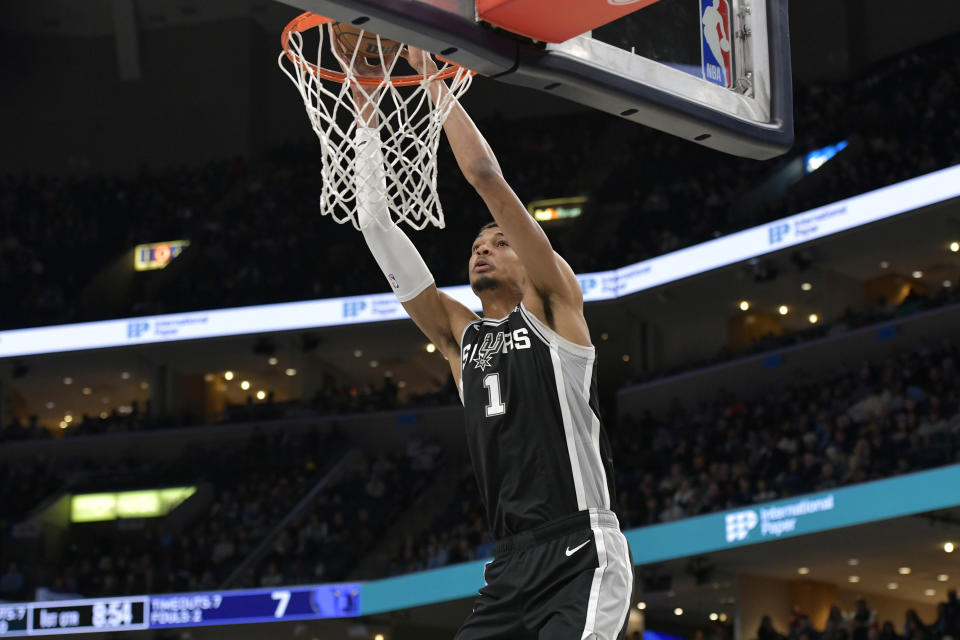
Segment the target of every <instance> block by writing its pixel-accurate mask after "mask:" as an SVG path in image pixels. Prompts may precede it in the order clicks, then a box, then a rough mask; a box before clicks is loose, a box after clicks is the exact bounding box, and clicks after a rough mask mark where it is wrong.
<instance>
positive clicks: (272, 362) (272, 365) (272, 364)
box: [267, 356, 280, 367]
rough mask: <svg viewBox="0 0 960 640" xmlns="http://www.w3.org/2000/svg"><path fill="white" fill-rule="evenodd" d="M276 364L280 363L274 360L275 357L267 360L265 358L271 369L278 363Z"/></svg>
mask: <svg viewBox="0 0 960 640" xmlns="http://www.w3.org/2000/svg"><path fill="white" fill-rule="evenodd" d="M278 362H280V361H279V360H277V358H276V357H275V356H270V357H269V358H267V364H268V365H270V366H271V367H275V366H277V363H278Z"/></svg>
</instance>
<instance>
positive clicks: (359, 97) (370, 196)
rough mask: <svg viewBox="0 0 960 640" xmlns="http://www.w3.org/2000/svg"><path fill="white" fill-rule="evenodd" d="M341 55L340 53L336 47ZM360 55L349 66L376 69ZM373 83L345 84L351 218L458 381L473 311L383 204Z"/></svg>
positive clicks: (360, 70) (384, 189) (359, 70)
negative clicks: (353, 108)
mask: <svg viewBox="0 0 960 640" xmlns="http://www.w3.org/2000/svg"><path fill="white" fill-rule="evenodd" d="M340 53H341V55H344V58H345V60H350V57H349V56H347V55H346V52H344V51H342V50H341V51H340ZM361 60H362V58H360V59H357V60H354V61H353V65H354V71H355V72H357V73H358V75H359V74H364V75H371V74H376V68H375V67H372V66H370V65H367V64H366V62H365V61H361ZM378 90H379V89H378V88H377V87H369V86H362V85H359V84H354V85H353V86H352V87H351V91H352V95H353V99H354V101H355V102H356V104H357V106H358V109H357V112H358V119H357V127H356V132H355V135H356V138H357V149H358V151H357V156H356V158H355V160H354V162H355V166H354V179H355V181H356V184H355V191H356V194H357V220H358V223H359V226H360V229H361V232H362V233H363V238H364V240H365V241H366V243H367V247H368V248H369V249H370V252H371V253H372V254H373V257H374V259H376V261H377V265H379V267H380V269H381V270H382V271H383V275H384V276H385V277H386V278H387V282H389V283H390V287H391V289H392V290H393V292H394V294H396V296H397V299H399V300H400V302H401V303H402V304H403V308H404V309H405V310H406V311H407V313H408V314H410V317H411V318H412V319H413V321H414V322H415V323H416V324H417V326H418V327H420V330H421V331H423V333H424V334H425V335H426V336H427V337H428V338H429V339H430V340H431V341H432V342H433V343H434V344H436V345H437V348H438V349H440V352H441V353H443V355H444V356H446V357H447V360H448V361H449V362H450V369H451V371H452V372H453V375H454V379H455V380H456V381H457V383H458V384H459V381H460V334H461V333H462V332H463V329H464V327H466V325H467V323H469V322H470V321H471V320H474V319H476V317H477V316H476V314H475V313H473V312H472V311H470V310H469V309H467V308H466V307H465V306H464V305H462V304H460V303H459V302H457V301H456V300H454V299H453V298H451V297H450V296H448V295H446V294H445V293H443V292H441V291H440V290H439V289H437V286H436V284H435V283H434V278H433V275H432V274H431V273H430V270H429V269H428V268H427V265H426V264H425V263H424V261H423V258H422V257H421V256H420V253H419V252H418V251H417V248H416V247H415V246H414V245H413V243H412V242H411V241H410V239H409V238H408V237H407V236H406V234H404V233H403V231H401V230H400V229H399V227H397V225H396V224H395V223H394V222H393V220H391V218H390V213H389V210H388V207H387V201H386V198H387V186H386V172H385V170H384V164H383V163H384V158H383V151H382V149H381V143H380V133H379V130H378V128H377V120H376V118H377V116H376V109H375V108H374V105H375V104H376V99H375V92H376V91H378Z"/></svg>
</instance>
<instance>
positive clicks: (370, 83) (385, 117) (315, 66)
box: [278, 12, 473, 229]
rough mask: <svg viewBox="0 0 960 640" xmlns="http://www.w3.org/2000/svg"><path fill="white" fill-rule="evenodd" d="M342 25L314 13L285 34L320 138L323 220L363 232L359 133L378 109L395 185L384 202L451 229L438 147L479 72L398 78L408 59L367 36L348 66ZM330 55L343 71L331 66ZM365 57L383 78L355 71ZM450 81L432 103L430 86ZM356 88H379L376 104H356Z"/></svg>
mask: <svg viewBox="0 0 960 640" xmlns="http://www.w3.org/2000/svg"><path fill="white" fill-rule="evenodd" d="M334 22H335V21H334V20H332V19H331V18H326V17H323V16H320V15H317V14H314V13H309V12H308V13H304V14H301V15H299V16H297V17H296V18H294V19H293V20H292V21H291V22H290V24H288V25H287V27H286V28H285V29H284V30H283V34H282V35H281V37H280V42H281V45H282V46H283V51H282V52H281V53H280V57H279V59H278V63H279V65H280V69H281V70H282V71H283V72H284V73H285V74H286V75H287V77H288V78H290V80H291V82H293V84H294V85H296V87H297V89H298V90H299V91H300V96H301V97H302V98H303V106H304V108H305V109H306V111H307V117H308V118H309V119H310V124H311V126H312V127H313V130H314V132H316V134H317V137H318V138H319V139H320V146H321V154H320V158H321V164H322V166H321V195H320V211H321V213H322V214H324V215H330V217H332V218H333V219H334V220H336V221H337V222H338V223H341V224H342V223H345V222H350V223H351V224H353V226H354V227H355V228H357V229H360V223H359V221H358V218H357V206H356V184H355V175H354V171H353V164H354V159H355V158H356V157H357V151H358V148H357V144H356V136H355V135H354V134H355V132H356V129H357V122H358V119H359V118H360V111H361V108H362V109H363V110H364V114H365V115H368V113H369V110H370V109H371V108H372V109H373V111H374V112H375V114H376V120H377V122H376V124H375V125H374V126H375V127H376V129H377V132H378V133H379V135H380V140H381V145H382V148H383V158H384V167H383V169H384V172H385V173H386V178H387V180H386V188H387V193H385V194H384V198H385V200H386V202H387V205H388V209H389V212H390V216H391V219H393V220H394V221H395V222H397V223H399V222H406V223H407V224H408V225H410V226H411V227H413V228H414V229H423V228H424V227H425V226H427V224H433V225H435V226H437V227H440V228H443V226H444V220H443V208H442V207H441V205H440V199H439V197H438V195H437V148H438V145H439V142H440V133H441V131H442V130H443V123H444V121H445V120H446V119H447V116H448V115H449V114H450V110H451V109H452V108H453V106H454V105H455V104H456V100H457V98H459V97H460V96H461V95H463V94H464V92H466V90H467V89H468V88H469V87H470V83H471V82H472V80H473V72H471V71H469V70H468V69H465V68H463V67H461V66H459V65H456V64H454V63H452V62H450V61H448V60H443V59H442V58H441V59H440V61H439V62H440V64H439V65H438V66H439V68H438V71H437V73H435V74H433V75H430V76H426V75H417V74H408V75H402V74H394V70H395V69H396V65H397V62H398V61H399V60H400V56H399V55H392V56H385V55H383V52H384V49H383V46H382V45H383V43H385V42H387V41H386V40H385V39H381V37H380V36H378V35H376V34H372V33H366V32H364V31H362V30H360V31H359V37H357V39H356V45H355V47H354V50H353V51H352V54H351V58H350V59H349V60H346V59H343V58H342V57H341V54H340V52H338V50H337V47H335V46H332V42H330V40H331V38H330V37H329V36H330V33H329V32H328V26H327V25H332V24H333V23H334ZM314 28H316V29H317V31H318V33H319V42H318V44H317V54H316V58H315V60H316V63H313V62H311V61H309V60H307V59H306V57H305V56H304V54H303V48H304V43H303V34H304V33H306V32H308V31H309V30H310V29H314ZM325 42H327V43H328V44H327V46H326V47H324V43H325ZM361 42H366V43H367V44H366V46H367V47H373V50H374V52H375V53H376V54H377V55H374V56H369V49H368V52H367V53H366V54H360V49H361V44H360V43H361ZM401 46H403V45H401ZM325 51H326V52H327V54H328V56H329V55H332V56H333V57H334V58H335V60H336V62H337V64H339V66H340V67H342V69H343V70H337V69H330V68H326V67H324V66H323V64H322V62H323V60H322V56H323V54H324V52H325ZM365 56H367V57H373V58H375V59H376V60H377V64H376V67H377V70H378V71H379V73H378V74H376V75H371V76H360V75H358V74H357V73H356V72H355V71H354V63H355V62H356V61H357V59H358V57H365ZM284 60H287V61H288V62H289V63H292V64H285V63H284ZM289 67H292V70H291V69H290V68H289ZM447 81H449V83H448V84H447V88H448V89H449V91H446V92H442V93H441V94H440V96H441V97H440V99H438V100H437V101H434V100H431V98H430V95H429V94H428V93H427V86H428V85H429V84H430V83H432V82H444V83H447ZM356 85H361V86H364V87H371V88H372V91H367V96H368V97H369V98H368V100H369V101H368V102H364V103H362V104H359V105H358V104H357V101H356V100H354V97H353V92H352V91H351V88H352V87H353V86H356Z"/></svg>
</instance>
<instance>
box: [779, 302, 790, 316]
mask: <svg viewBox="0 0 960 640" xmlns="http://www.w3.org/2000/svg"><path fill="white" fill-rule="evenodd" d="M777 312H778V313H779V314H780V315H782V316H785V315H787V314H788V313H790V307H788V306H787V305H785V304H782V305H780V308H779V309H777Z"/></svg>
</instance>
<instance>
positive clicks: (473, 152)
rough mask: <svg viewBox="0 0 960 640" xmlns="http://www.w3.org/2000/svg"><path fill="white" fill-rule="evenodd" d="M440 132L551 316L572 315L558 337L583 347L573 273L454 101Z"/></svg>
mask: <svg viewBox="0 0 960 640" xmlns="http://www.w3.org/2000/svg"><path fill="white" fill-rule="evenodd" d="M407 56H408V60H409V61H410V64H411V66H413V67H414V69H416V70H417V71H418V72H420V73H426V74H427V75H431V74H432V73H435V71H434V70H435V69H436V65H435V64H434V62H433V60H432V59H431V58H430V56H429V54H425V53H424V52H422V51H420V50H418V49H415V48H413V47H411V48H410V50H409V52H408V53H407ZM432 84H433V86H432V87H431V96H432V97H433V98H434V99H435V100H436V99H438V98H439V96H440V95H441V94H442V93H443V92H445V91H446V87H445V86H444V85H443V83H442V81H435V82H433V83H432ZM443 128H444V132H445V133H446V135H447V140H448V141H449V142H450V147H451V148H452V149H453V153H454V156H455V157H456V159H457V164H458V165H459V167H460V171H461V172H462V173H463V175H464V177H465V178H466V179H467V181H468V182H469V183H470V184H471V185H472V186H473V188H474V189H476V191H477V193H478V194H480V197H481V198H483V201H484V202H485V203H486V205H487V208H488V209H489V210H490V213H491V215H493V219H494V220H496V222H497V224H498V225H499V226H500V229H501V230H502V231H503V233H504V235H505V236H506V238H507V240H508V241H509V243H510V244H511V245H512V246H513V249H514V251H516V253H517V256H518V257H519V258H520V261H521V262H522V263H523V266H524V268H525V269H526V271H527V275H528V276H529V277H530V279H531V281H532V283H533V285H534V287H535V288H536V289H537V292H538V293H539V294H540V295H541V297H543V298H544V300H545V303H547V304H550V305H551V307H553V310H554V312H556V311H561V312H563V311H568V312H569V313H570V314H572V315H573V316H574V317H573V318H571V320H572V322H570V323H567V324H570V325H573V326H570V327H566V329H567V330H566V331H561V335H563V334H564V333H567V334H570V335H567V336H565V337H568V338H571V339H574V340H575V341H577V342H581V343H583V344H589V333H588V332H587V330H586V321H584V320H583V293H582V290H581V288H580V283H579V282H578V281H577V278H576V275H575V274H574V272H573V269H571V268H570V266H569V265H568V264H567V262H566V261H565V260H564V259H563V258H561V257H560V255H559V254H557V253H556V252H555V251H554V250H553V247H552V246H551V245H550V240H549V239H548V238H547V235H546V234H545V233H544V232H543V229H542V228H541V227H540V225H539V224H538V223H537V222H536V221H535V220H534V219H533V216H531V215H530V214H529V213H528V212H527V208H526V207H525V206H524V205H523V203H522V202H520V199H519V198H518V197H517V195H516V193H514V191H513V189H512V188H511V187H510V185H509V184H507V181H506V179H504V177H503V172H502V171H501V169H500V164H499V163H498V162H497V158H496V156H495V155H494V153H493V150H492V149H491V148H490V145H489V144H488V143H487V141H486V139H484V137H483V135H482V134H481V133H480V131H479V130H478V129H477V127H476V125H475V124H474V123H473V120H472V119H471V118H470V116H469V115H468V114H467V112H466V111H465V110H464V109H463V107H462V106H461V105H460V104H459V103H457V102H455V103H454V105H453V108H452V110H451V111H450V115H449V117H448V118H447V120H446V122H445V123H444V126H443ZM554 316H555V317H556V313H554Z"/></svg>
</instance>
